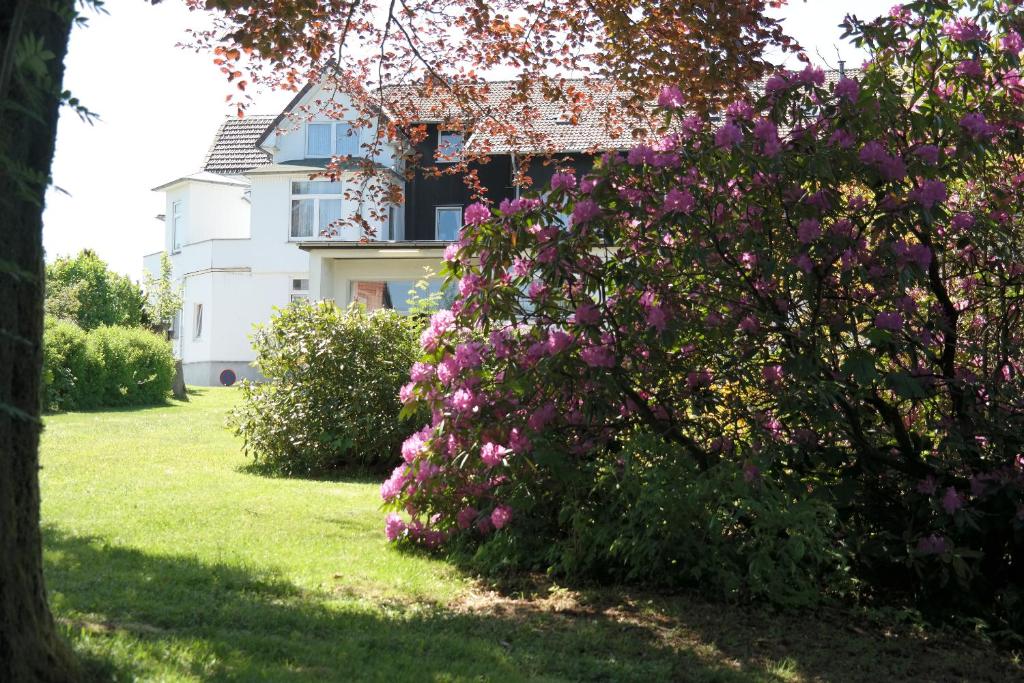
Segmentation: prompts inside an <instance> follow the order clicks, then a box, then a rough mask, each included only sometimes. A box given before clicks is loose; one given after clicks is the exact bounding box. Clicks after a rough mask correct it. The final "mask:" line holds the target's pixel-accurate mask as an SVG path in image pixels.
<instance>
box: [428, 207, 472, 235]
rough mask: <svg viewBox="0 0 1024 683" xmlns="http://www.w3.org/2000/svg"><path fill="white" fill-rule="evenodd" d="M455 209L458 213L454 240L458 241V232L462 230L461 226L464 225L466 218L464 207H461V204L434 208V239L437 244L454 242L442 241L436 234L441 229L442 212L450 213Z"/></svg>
mask: <svg viewBox="0 0 1024 683" xmlns="http://www.w3.org/2000/svg"><path fill="white" fill-rule="evenodd" d="M455 209H458V211H459V227H458V229H457V230H456V231H455V240H457V239H459V230H461V229H462V226H463V225H464V223H463V221H464V220H465V217H466V214H465V211H466V207H464V206H462V205H461V204H447V205H445V206H435V207H434V239H435V240H437V241H439V242H450V241H454V240H442V239H441V236H440V235H439V234H438V233H439V232H440V229H441V212H442V211H452V210H455Z"/></svg>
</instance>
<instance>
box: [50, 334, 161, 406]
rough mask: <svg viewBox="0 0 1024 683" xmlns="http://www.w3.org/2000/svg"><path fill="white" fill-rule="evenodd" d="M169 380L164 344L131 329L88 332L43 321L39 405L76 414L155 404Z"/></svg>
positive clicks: (158, 338)
mask: <svg viewBox="0 0 1024 683" xmlns="http://www.w3.org/2000/svg"><path fill="white" fill-rule="evenodd" d="M173 379H174V358H173V356H172V355H171V347H170V344H168V343H167V341H166V340H165V339H164V338H163V337H162V336H161V335H159V334H154V333H153V332H150V331H148V330H145V329H142V328H135V327H116V326H114V327H107V326H102V327H98V328H96V329H94V330H91V331H89V332H85V331H83V330H82V329H81V328H80V327H78V325H76V324H74V323H73V322H70V321H66V320H55V319H52V318H47V320H46V330H45V333H44V335H43V406H44V408H45V409H46V410H53V411H55V410H78V409H90V408H108V407H120V406H141V405H157V404H160V403H163V402H164V400H166V398H167V395H168V393H169V392H170V390H171V383H172V381H173Z"/></svg>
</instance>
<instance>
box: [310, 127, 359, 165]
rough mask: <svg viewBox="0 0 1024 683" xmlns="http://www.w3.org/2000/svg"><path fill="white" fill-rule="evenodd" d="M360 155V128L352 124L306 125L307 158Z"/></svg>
mask: <svg viewBox="0 0 1024 683" xmlns="http://www.w3.org/2000/svg"><path fill="white" fill-rule="evenodd" d="M334 155H338V156H345V155H348V156H351V157H357V156H359V155H360V146H359V128H357V127H355V126H353V125H352V124H350V123H308V124H306V158H307V159H326V158H327V157H329V156H334Z"/></svg>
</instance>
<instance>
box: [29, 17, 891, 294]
mask: <svg viewBox="0 0 1024 683" xmlns="http://www.w3.org/2000/svg"><path fill="white" fill-rule="evenodd" d="M895 1H896V0H859V2H857V3H856V8H855V10H854V11H855V12H856V13H857V14H858V15H859V16H861V17H863V18H870V17H874V16H878V15H879V14H881V13H883V12H886V11H888V9H889V7H890V6H891V5H892V4H894V2H895ZM106 7H107V9H108V11H109V12H110V14H109V15H102V14H101V15H94V16H91V17H90V21H89V25H88V26H87V27H86V28H84V29H75V31H74V33H73V34H72V36H71V45H70V48H69V52H68V57H67V72H66V74H65V81H64V84H65V87H66V88H67V89H69V90H71V92H72V93H73V94H74V95H75V96H77V97H78V98H79V99H81V100H82V102H84V103H85V105H86V106H88V107H89V109H91V110H92V111H95V112H97V113H98V114H99V115H100V117H101V120H100V121H99V122H98V123H96V124H95V125H94V126H89V125H88V124H85V123H83V122H82V121H80V120H79V119H78V117H77V116H75V115H74V114H73V113H71V112H70V111H64V112H63V113H62V116H61V120H60V124H59V126H58V130H57V152H56V156H55V158H54V161H53V180H54V184H55V185H56V186H57V187H59V188H61V189H62V190H64V191H66V192H67V193H68V194H63V193H61V192H58V191H55V190H54V189H51V190H50V192H49V193H48V194H47V206H46V212H45V213H44V214H43V241H44V243H45V246H46V251H47V259H48V260H52V259H54V258H56V257H57V256H62V255H67V254H72V253H76V252H78V251H79V250H80V249H83V248H87V247H88V248H91V249H93V250H95V251H96V252H97V253H99V255H100V256H101V257H102V258H104V259H106V261H107V262H108V263H109V264H110V266H111V267H112V268H113V269H114V270H117V271H120V272H123V273H126V274H128V275H129V276H131V277H132V278H136V279H138V278H141V274H142V256H143V255H144V254H148V253H151V252H154V251H159V250H160V249H161V248H162V246H163V223H161V222H159V221H157V220H156V218H155V216H156V215H157V214H159V213H163V211H164V204H163V194H162V193H158V192H151V191H150V190H151V188H153V187H156V186H157V185H160V184H162V183H164V182H167V181H168V180H173V179H174V178H177V177H179V176H182V175H186V174H188V173H191V172H193V171H196V170H199V167H200V164H201V163H202V160H203V155H204V154H205V153H206V149H207V147H208V146H209V144H210V141H211V139H212V137H213V134H214V132H215V131H216V130H217V127H218V125H220V121H221V120H222V119H223V117H224V116H227V115H231V114H232V110H231V108H230V106H229V105H228V104H226V103H225V96H226V95H227V94H228V93H229V92H231V91H230V89H229V87H228V85H227V83H226V81H225V80H224V78H223V75H222V74H221V73H220V71H219V70H218V68H217V67H216V66H214V65H213V63H212V61H211V58H210V56H209V55H206V54H195V53H193V52H189V51H186V50H183V49H181V48H178V47H175V45H176V43H178V42H180V41H183V40H185V39H186V34H185V30H186V29H187V28H196V27H198V26H199V25H200V24H201V22H202V20H203V17H202V15H199V14H196V13H190V12H189V11H188V10H187V9H186V8H185V7H184V5H183V4H181V3H180V2H177V1H176V0H166V1H165V2H162V3H160V4H158V5H150V4H148V3H146V2H143V1H142V0H107V2H106ZM849 11H850V5H849V3H847V2H844V1H842V0H807V2H803V1H802V0H790V5H789V6H788V7H786V8H784V9H783V10H782V11H781V12H780V15H781V16H783V17H785V27H786V29H787V31H788V32H789V33H790V35H793V36H795V37H796V38H797V40H799V41H800V42H801V44H802V45H803V46H804V47H805V48H807V50H808V52H809V54H810V55H811V56H812V58H813V59H814V60H815V61H820V59H821V57H819V56H818V53H820V54H821V56H822V57H824V58H825V60H827V62H828V63H829V64H830V65H831V66H836V58H837V57H836V48H837V47H838V48H839V51H840V53H841V55H842V57H843V58H844V59H846V60H847V64H848V66H851V67H855V66H859V65H860V63H861V61H863V58H864V55H863V54H861V53H859V52H858V51H856V50H855V49H854V48H853V47H852V46H850V45H841V44H840V41H839V36H840V34H841V31H840V30H839V28H838V24H839V23H840V21H842V18H843V16H844V15H845V14H846V13H847V12H849ZM792 65H793V64H791V66H792ZM289 99H291V94H290V93H284V92H270V93H261V94H258V95H257V96H256V102H255V104H254V106H252V107H251V108H250V111H251V112H253V113H268V114H274V113H277V112H279V111H280V110H281V109H282V108H283V107H284V106H285V104H287V102H288V100H289Z"/></svg>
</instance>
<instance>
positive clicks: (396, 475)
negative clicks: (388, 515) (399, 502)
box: [380, 465, 409, 502]
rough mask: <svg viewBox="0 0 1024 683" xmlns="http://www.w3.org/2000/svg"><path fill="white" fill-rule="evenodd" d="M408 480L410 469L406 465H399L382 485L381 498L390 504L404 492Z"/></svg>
mask: <svg viewBox="0 0 1024 683" xmlns="http://www.w3.org/2000/svg"><path fill="white" fill-rule="evenodd" d="M408 479H409V477H408V468H407V467H406V466H405V465H399V466H398V467H396V468H395V469H394V471H393V472H392V473H391V476H390V477H388V479H387V481H385V482H384V483H383V484H381V485H380V497H381V498H383V499H384V500H385V501H388V502H390V501H392V500H394V499H395V497H396V496H397V495H398V494H399V493H401V492H402V488H403V487H404V486H405V483H406V482H407V481H408Z"/></svg>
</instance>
